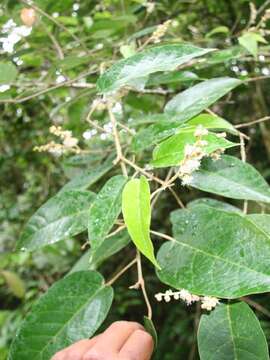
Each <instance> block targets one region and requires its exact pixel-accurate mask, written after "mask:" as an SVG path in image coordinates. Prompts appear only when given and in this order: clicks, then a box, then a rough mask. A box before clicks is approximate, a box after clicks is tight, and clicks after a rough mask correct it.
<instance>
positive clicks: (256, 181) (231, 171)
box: [191, 155, 270, 203]
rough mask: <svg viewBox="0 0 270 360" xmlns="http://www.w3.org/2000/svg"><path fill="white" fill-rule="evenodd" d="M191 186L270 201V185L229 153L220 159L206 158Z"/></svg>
mask: <svg viewBox="0 0 270 360" xmlns="http://www.w3.org/2000/svg"><path fill="white" fill-rule="evenodd" d="M191 186H193V187H195V188H197V189H200V190H203V191H207V192H211V193H214V194H218V195H222V196H225V197H229V198H233V199H243V200H254V201H261V202H266V203H269V202H270V187H269V185H268V184H267V182H266V181H265V180H264V179H263V177H262V176H261V175H260V174H259V173H258V171H257V170H256V169H254V167H252V166H251V165H249V164H247V163H244V162H242V161H241V160H239V159H237V158H235V157H233V156H229V155H223V156H222V157H221V159H220V160H218V161H213V160H211V159H209V158H208V159H204V160H203V162H202V166H201V167H200V169H199V170H198V171H196V172H195V173H193V180H192V181H191Z"/></svg>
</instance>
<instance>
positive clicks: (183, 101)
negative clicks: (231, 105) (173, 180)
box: [132, 77, 241, 151]
mask: <svg viewBox="0 0 270 360" xmlns="http://www.w3.org/2000/svg"><path fill="white" fill-rule="evenodd" d="M240 84H241V81H240V80H238V79H233V78H228V77H225V78H216V79H212V80H206V81H204V82H201V83H199V84H197V85H195V86H193V87H191V88H189V89H187V90H185V91H183V92H181V93H180V94H178V95H176V96H175V97H174V98H172V100H171V101H169V102H168V103H167V105H166V107H165V114H164V115H163V116H164V120H162V119H161V120H160V121H158V122H157V123H154V124H152V125H150V126H149V127H148V128H146V129H143V130H142V131H140V132H139V133H138V134H137V135H136V136H135V137H134V140H133V142H132V148H133V150H134V151H141V150H143V149H145V148H147V147H149V146H151V145H153V144H157V143H159V142H160V141H161V140H163V139H166V138H167V137H169V136H171V135H174V134H175V132H176V130H177V129H179V128H180V127H181V126H183V124H184V123H185V122H187V121H188V120H190V119H192V118H193V117H195V116H196V115H198V114H199V113H201V112H202V111H203V110H205V109H207V108H208V107H209V106H210V105H212V104H213V103H214V102H216V101H217V100H218V99H219V98H221V97H222V96H224V95H225V94H226V93H228V92H229V91H231V90H232V89H233V88H235V87H236V86H238V85H240ZM166 115H167V117H166Z"/></svg>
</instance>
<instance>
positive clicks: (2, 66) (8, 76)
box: [0, 62, 18, 84]
mask: <svg viewBox="0 0 270 360" xmlns="http://www.w3.org/2000/svg"><path fill="white" fill-rule="evenodd" d="M17 73H18V71H17V68H16V66H15V65H13V64H12V63H11V62H9V63H6V62H0V84H10V83H12V82H13V81H14V80H15V79H16V77H17Z"/></svg>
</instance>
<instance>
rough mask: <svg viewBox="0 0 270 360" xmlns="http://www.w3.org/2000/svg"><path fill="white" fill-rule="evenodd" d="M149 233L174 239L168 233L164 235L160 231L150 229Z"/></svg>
mask: <svg viewBox="0 0 270 360" xmlns="http://www.w3.org/2000/svg"><path fill="white" fill-rule="evenodd" d="M150 233H151V234H153V235H156V236H158V237H161V238H163V239H166V240H170V241H176V240H175V239H174V238H173V237H171V236H169V235H166V234H162V233H160V232H158V231H154V230H150Z"/></svg>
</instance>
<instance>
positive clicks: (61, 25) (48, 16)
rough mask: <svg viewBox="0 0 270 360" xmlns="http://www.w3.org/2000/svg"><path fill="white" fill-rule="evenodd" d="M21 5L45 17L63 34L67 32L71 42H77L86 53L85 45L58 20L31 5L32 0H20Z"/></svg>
mask: <svg viewBox="0 0 270 360" xmlns="http://www.w3.org/2000/svg"><path fill="white" fill-rule="evenodd" d="M20 1H21V2H22V3H23V4H25V5H27V6H30V7H31V8H33V9H34V10H36V11H37V12H38V13H40V14H41V15H43V16H45V17H46V18H47V19H49V20H50V21H51V22H53V23H54V24H55V25H56V26H58V27H59V28H60V29H61V30H64V31H65V32H67V33H68V34H69V35H70V36H71V37H72V38H73V40H75V41H76V42H78V43H79V44H80V45H81V46H82V47H83V48H84V50H85V51H86V52H88V51H89V50H88V49H87V46H86V45H85V43H84V42H83V41H82V40H81V39H79V38H78V36H76V35H74V34H73V33H72V32H71V31H70V30H69V29H68V28H67V27H66V26H65V25H63V24H61V23H60V22H59V21H58V20H56V19H55V18H54V17H53V16H51V15H49V14H47V13H46V11H44V10H42V9H41V8H40V7H38V6H37V5H35V4H34V3H33V1H32V0H20Z"/></svg>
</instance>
